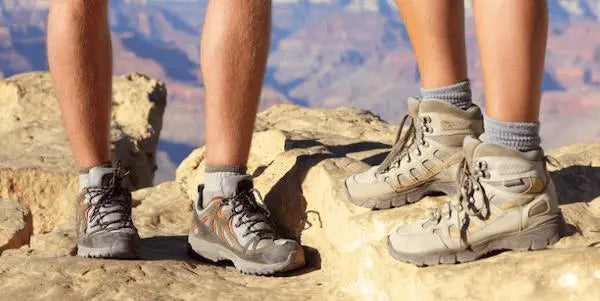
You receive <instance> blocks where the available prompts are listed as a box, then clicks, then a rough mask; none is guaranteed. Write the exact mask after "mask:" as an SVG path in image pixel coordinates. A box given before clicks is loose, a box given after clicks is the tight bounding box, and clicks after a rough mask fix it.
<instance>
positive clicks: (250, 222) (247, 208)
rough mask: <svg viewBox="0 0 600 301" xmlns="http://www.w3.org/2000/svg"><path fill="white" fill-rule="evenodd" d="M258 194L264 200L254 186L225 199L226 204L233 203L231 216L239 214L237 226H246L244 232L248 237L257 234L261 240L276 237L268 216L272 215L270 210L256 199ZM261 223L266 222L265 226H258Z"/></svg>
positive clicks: (243, 235) (244, 235)
mask: <svg viewBox="0 0 600 301" xmlns="http://www.w3.org/2000/svg"><path fill="white" fill-rule="evenodd" d="M255 195H256V196H258V198H259V199H260V200H261V202H262V196H261V195H260V192H259V191H258V190H256V189H254V188H252V189H249V190H246V191H242V192H240V193H238V194H236V195H234V196H233V197H230V198H225V199H223V204H224V205H231V217H230V218H234V217H235V216H239V218H238V220H237V222H236V223H235V227H236V228H239V227H241V226H245V231H244V234H242V237H246V236H248V235H251V234H255V235H256V236H257V237H258V238H259V240H262V239H275V238H276V234H275V232H274V231H273V228H274V227H273V225H272V224H271V221H270V220H269V219H268V217H269V216H270V215H271V213H270V212H269V210H268V209H267V208H266V207H264V206H263V205H261V204H259V203H258V202H257V201H256V197H255ZM259 224H264V225H265V226H264V227H260V228H258V227H256V226H257V225H259Z"/></svg>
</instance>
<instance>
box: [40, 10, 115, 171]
mask: <svg viewBox="0 0 600 301" xmlns="http://www.w3.org/2000/svg"><path fill="white" fill-rule="evenodd" d="M107 14H108V0H94V1H75V0H64V1H63V0H54V1H52V5H51V8H50V16H49V20H48V62H49V65H50V70H51V72H52V79H53V82H54V87H55V89H56V93H57V96H58V99H59V102H60V108H61V110H62V113H63V120H64V122H65V126H66V128H67V132H68V135H69V139H70V141H71V147H72V148H73V152H74V154H75V158H76V161H77V165H78V167H79V168H89V167H93V166H98V165H101V164H103V163H106V162H107V161H109V160H110V107H111V97H112V95H111V76H112V75H111V73H112V54H111V43H110V31H109V27H108V16H107Z"/></svg>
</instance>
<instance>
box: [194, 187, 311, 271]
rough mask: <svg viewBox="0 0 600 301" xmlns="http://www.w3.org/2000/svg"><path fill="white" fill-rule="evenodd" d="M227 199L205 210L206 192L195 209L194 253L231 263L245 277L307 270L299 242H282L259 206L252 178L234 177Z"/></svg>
mask: <svg viewBox="0 0 600 301" xmlns="http://www.w3.org/2000/svg"><path fill="white" fill-rule="evenodd" d="M222 187H223V190H224V191H223V195H224V196H225V197H215V198H214V199H212V201H211V202H210V203H209V204H208V205H207V206H206V207H204V208H203V207H202V201H203V200H202V195H203V193H202V189H203V187H202V186H200V187H199V189H198V190H199V194H200V197H199V200H198V203H197V204H196V206H195V210H194V216H193V225H192V230H191V231H190V234H189V236H188V242H189V245H190V247H191V249H192V250H193V251H194V252H195V253H197V254H198V255H200V256H202V257H204V258H206V259H209V260H211V261H214V262H217V261H220V260H230V261H232V262H233V264H234V265H235V267H236V268H237V269H238V270H240V271H241V272H243V273H248V274H256V275H270V274H274V273H277V272H284V271H289V270H293V269H296V268H301V267H303V266H304V264H305V261H304V250H303V249H302V247H301V246H300V244H298V243H297V242H295V241H293V240H290V239H281V238H279V237H278V236H277V234H276V233H275V231H274V229H273V225H272V224H271V221H270V220H269V218H268V217H269V212H268V210H267V209H266V208H264V207H263V206H262V205H259V204H258V203H257V202H256V199H255V194H256V195H257V196H259V197H260V194H258V192H257V191H256V190H255V189H254V188H253V184H252V178H251V177H250V176H230V177H226V178H224V179H223V181H222Z"/></svg>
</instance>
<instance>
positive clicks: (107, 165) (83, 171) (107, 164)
mask: <svg viewBox="0 0 600 301" xmlns="http://www.w3.org/2000/svg"><path fill="white" fill-rule="evenodd" d="M96 167H103V168H111V167H112V162H111V161H107V162H104V163H102V164H100V165H96V166H92V167H88V168H80V169H79V174H80V175H85V174H88V173H90V170H92V169H93V168H96Z"/></svg>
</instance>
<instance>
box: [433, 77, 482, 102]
mask: <svg viewBox="0 0 600 301" xmlns="http://www.w3.org/2000/svg"><path fill="white" fill-rule="evenodd" d="M456 95H460V96H463V95H468V96H469V97H471V81H470V80H468V79H466V80H464V81H461V82H458V83H456V84H451V85H447V86H442V87H435V88H421V96H422V97H423V99H427V98H441V99H447V98H452V97H456Z"/></svg>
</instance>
